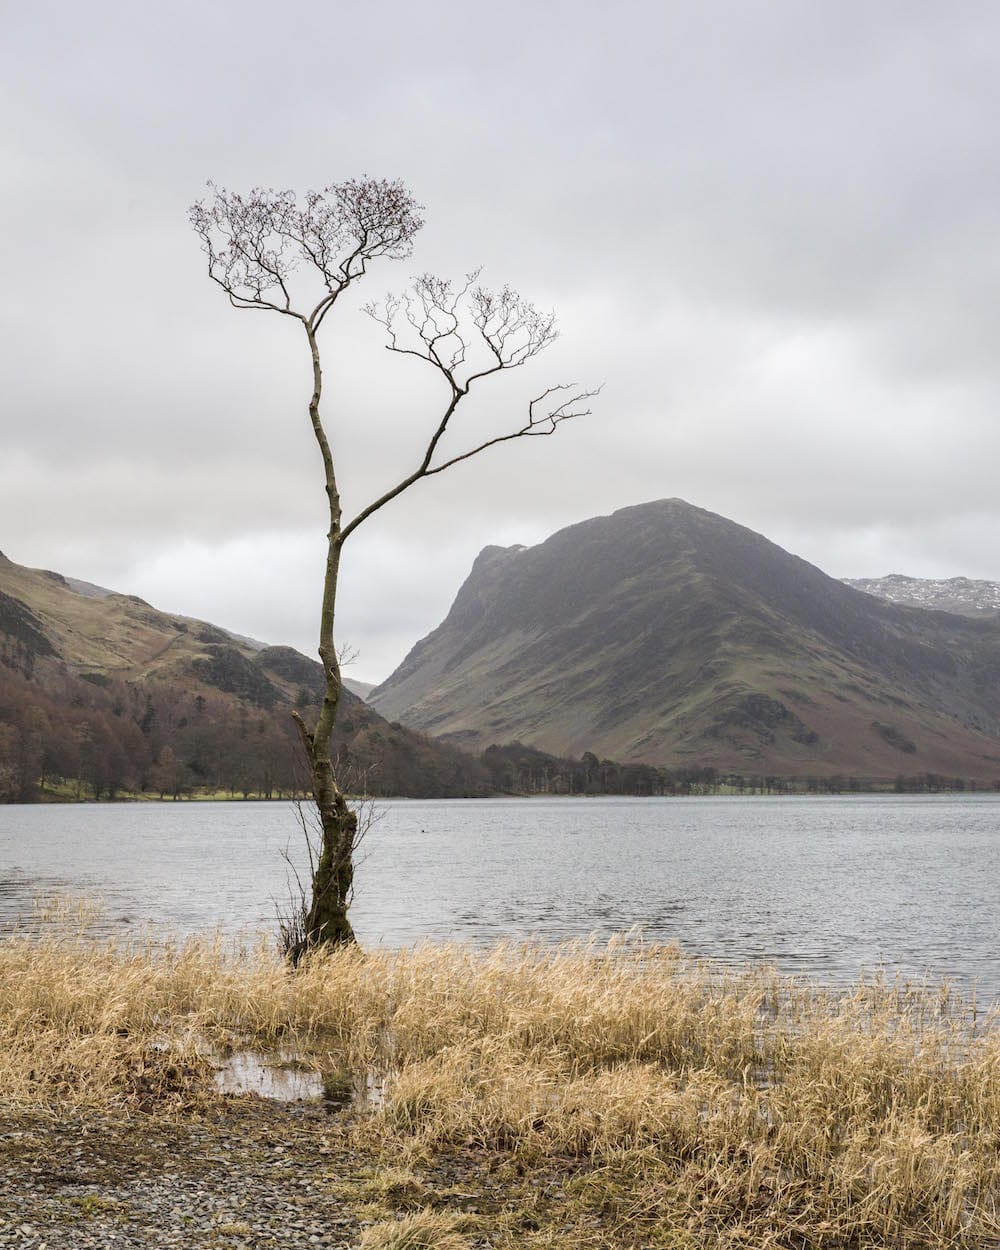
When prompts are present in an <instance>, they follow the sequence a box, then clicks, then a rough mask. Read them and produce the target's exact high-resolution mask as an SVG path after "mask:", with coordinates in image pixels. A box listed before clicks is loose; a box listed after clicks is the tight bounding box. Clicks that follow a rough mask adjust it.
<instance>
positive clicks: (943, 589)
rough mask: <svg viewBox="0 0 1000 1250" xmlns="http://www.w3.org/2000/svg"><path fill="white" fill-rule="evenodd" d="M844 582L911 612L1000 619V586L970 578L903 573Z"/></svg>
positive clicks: (852, 578) (850, 579) (996, 583)
mask: <svg viewBox="0 0 1000 1250" xmlns="http://www.w3.org/2000/svg"><path fill="white" fill-rule="evenodd" d="M843 582H844V585H845V586H853V587H854V589H855V590H863V591H864V592H865V594H867V595H875V596H876V597H877V598H879V599H887V600H888V601H889V602H890V603H902V604H906V605H907V606H908V607H911V608H929V609H931V610H934V611H938V612H955V613H957V614H958V615H959V616H998V615H1000V582H983V581H973V580H972V579H971V578H969V577H948V578H943V579H939V580H935V579H933V578H927V577H906V576H904V575H903V574H901V573H890V574H889V576H888V577H845V578H843Z"/></svg>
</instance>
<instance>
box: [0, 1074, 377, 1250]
mask: <svg viewBox="0 0 1000 1250" xmlns="http://www.w3.org/2000/svg"><path fill="white" fill-rule="evenodd" d="M368 1166H370V1160H368V1159H364V1158H361V1157H360V1156H358V1155H356V1154H355V1153H353V1152H352V1150H351V1148H350V1146H349V1145H348V1142H347V1124H346V1121H345V1120H344V1119H343V1118H342V1116H341V1115H339V1114H326V1113H325V1112H324V1110H323V1109H322V1107H319V1106H316V1105H310V1104H286V1105H283V1104H275V1103H268V1102H264V1101H262V1100H256V1099H239V1100H233V1101H232V1102H230V1103H229V1104H228V1105H227V1107H226V1108H225V1110H224V1112H223V1113H221V1114H219V1115H217V1116H215V1117H214V1118H211V1119H204V1120H190V1119H185V1120H183V1121H165V1120H161V1119H156V1118H153V1117H147V1116H142V1115H138V1116H135V1117H133V1118H131V1119H122V1118H118V1119H115V1118H110V1117H108V1116H103V1115H97V1114H94V1113H90V1112H87V1113H80V1114H79V1115H77V1116H74V1117H73V1118H71V1119H62V1120H58V1121H54V1120H48V1119H45V1118H44V1117H42V1116H39V1115H25V1113H24V1112H22V1111H19V1112H18V1113H17V1114H16V1115H15V1114H13V1113H11V1112H4V1111H3V1110H2V1109H0V1246H4V1247H6V1246H17V1247H19V1248H21V1250H29V1247H32V1248H35V1250H42V1247H46V1248H47V1250H93V1248H95V1247H109V1248H110V1247H114V1248H116V1250H129V1248H131V1247H136V1248H143V1250H145V1248H146V1247H159V1246H184V1247H195V1248H198V1247H206V1248H207V1247H212V1248H213V1250H240V1248H242V1247H255V1248H256V1247H269V1246H280V1247H282V1250H286V1248H287V1250H299V1248H300V1247H301V1248H302V1250H306V1248H307V1247H310V1248H311V1247H317V1246H319V1247H336V1248H344V1247H349V1246H356V1245H357V1242H358V1238H359V1236H360V1225H359V1224H358V1222H357V1220H356V1218H355V1217H354V1216H353V1215H352V1214H351V1212H350V1210H349V1209H348V1208H346V1207H345V1204H344V1203H343V1201H342V1200H338V1198H337V1196H336V1186H337V1182H338V1181H343V1180H344V1179H345V1178H348V1179H349V1178H351V1177H352V1176H355V1175H357V1174H358V1172H359V1171H362V1170H363V1169H364V1168H365V1167H368Z"/></svg>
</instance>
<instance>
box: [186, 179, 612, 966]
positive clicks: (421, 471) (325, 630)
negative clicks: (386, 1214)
mask: <svg viewBox="0 0 1000 1250" xmlns="http://www.w3.org/2000/svg"><path fill="white" fill-rule="evenodd" d="M208 185H209V192H210V193H209V195H208V196H207V197H206V198H205V199H203V200H199V201H198V202H197V203H196V204H194V205H193V207H192V208H191V213H190V216H191V223H192V225H193V226H194V228H195V230H196V231H197V233H198V234H199V236H200V237H201V241H202V246H203V248H204V251H205V253H206V255H207V257H208V274H209V277H210V278H211V279H212V281H213V282H215V283H217V284H218V286H220V287H221V288H222V290H223V291H225V293H226V295H227V296H228V298H229V302H230V303H231V304H232V305H233V307H234V308H241V309H254V310H263V311H268V312H273V313H278V314H280V315H281V316H284V317H291V318H294V319H295V320H296V321H298V322H299V323H300V325H301V326H302V330H303V333H304V334H305V338H306V343H307V344H308V347H309V354H310V358H311V361H312V394H311V395H310V398H309V420H310V422H311V423H312V429H313V433H314V434H315V436H316V442H317V444H318V445H319V450H320V454H321V456H322V460H323V471H324V475H325V485H326V495H327V501H328V504H329V518H330V527H329V530H328V532H327V555H326V570H325V574H324V580H323V606H322V611H321V615H320V630H319V657H320V659H321V661H322V663H323V671H324V673H325V675H326V690H325V694H324V697H323V703H322V707H321V709H320V712H319V716H318V718H317V720H316V723H315V724H314V725H307V724H306V722H305V721H304V719H303V718H302V716H301V715H300V713H299V712H293V713H292V715H293V716H294V717H295V720H296V723H297V725H298V729H299V734H300V736H301V739H302V745H303V748H304V750H305V755H306V758H307V760H308V763H309V771H310V775H311V784H312V793H313V797H314V799H315V803H316V809H317V813H318V817H319V824H320V827H321V830H322V841H321V845H320V848H319V854H318V857H317V859H316V861H315V864H314V867H313V874H312V882H311V891H312V895H311V901H310V903H309V905H308V910H307V914H306V917H305V923H304V935H303V937H302V940H301V942H300V944H299V949H297V950H293V951H292V952H290V953H291V955H292V957H293V958H298V957H299V956H300V955H301V954H302V953H303V951H304V950H305V949H306V948H308V947H309V946H312V945H315V944H317V943H320V942H331V943H337V942H349V941H352V940H353V938H354V933H353V930H352V928H351V923H350V920H349V919H348V914H347V913H348V908H349V906H350V901H351V894H352V885H353V878H354V851H355V849H356V839H357V836H358V822H357V816H356V814H355V812H354V811H353V810H352V808H351V806H350V804H349V803H348V801H347V797H346V795H345V794H344V793H343V791H342V790H341V788H340V786H339V785H338V784H337V778H336V776H335V775H334V767H333V764H332V762H331V760H330V735H331V733H332V731H333V727H334V723H335V720H336V716H337V706H338V704H339V701H340V696H341V689H342V680H341V672H340V663H339V660H338V655H337V649H336V646H335V643H334V618H335V609H336V602H337V578H338V573H339V570H340V557H341V552H342V551H343V548H344V543H345V542H346V541H347V539H348V538H349V537H350V536H351V534H353V533H354V531H355V530H356V529H357V528H358V526H359V525H361V524H362V523H363V522H365V521H367V520H368V518H369V517H371V516H372V515H373V514H374V513H376V512H378V511H379V509H380V508H383V507H385V505H386V504H388V503H389V502H390V501H391V500H393V499H395V498H396V497H397V496H398V495H401V494H402V493H403V492H404V491H406V490H408V489H409V488H410V487H411V486H413V485H414V484H415V483H416V482H419V481H420V480H421V479H422V478H426V477H432V476H434V475H435V474H437V473H443V472H444V471H445V469H449V468H451V467H452V466H453V465H456V464H458V463H459V462H461V461H463V460H469V459H471V458H472V457H473V456H477V455H479V454H480V453H481V452H484V451H486V450H487V448H489V447H494V446H496V445H497V444H499V443H504V442H509V441H511V440H513V439H519V438H533V437H538V436H540V435H548V434H552V433H553V432H554V431H555V430H556V429H557V428H558V427H559V426H560V425H561V424H562V423H563V422H564V421H568V420H569V419H570V418H571V417H576V416H581V415H584V414H585V413H587V412H588V411H589V409H587V408H586V403H587V400H588V399H590V398H591V397H592V396H593V395H594V394H595V392H593V391H585V390H581V389H580V388H579V387H576V386H575V385H563V384H560V385H556V386H550V387H548V388H547V389H546V390H545V391H543V392H542V393H541V394H540V395H537V396H536V397H535V398H534V399H532V400H530V401H529V402H528V404H527V409H526V412H525V413H524V416H523V417H522V418H521V420H520V422H519V423H518V424H516V426H515V428H513V429H511V430H508V431H507V432H505V433H501V434H497V435H495V436H494V437H492V438H488V439H486V440H485V441H483V442H480V443H478V444H475V445H473V446H469V447H466V448H465V449H464V450H459V451H452V452H451V453H447V452H445V451H444V449H443V447H442V443H443V440H444V438H445V435H446V433H447V432H448V430H449V427H450V425H451V424H452V421H453V418H454V416H455V413H456V412H457V410H458V408H459V406H460V405H461V404H462V403H463V401H464V400H465V399H466V398H467V396H468V395H469V393H470V391H471V389H472V388H473V386H475V385H476V384H478V383H480V382H482V381H483V380H484V379H485V378H488V377H490V376H492V375H494V374H499V373H503V372H506V371H508V370H510V369H516V368H518V367H519V366H521V365H523V364H526V363H527V362H528V361H529V360H531V359H533V358H534V357H535V356H537V355H538V354H539V353H540V352H541V351H543V350H544V349H545V348H546V347H548V346H549V345H550V344H551V343H552V342H553V340H554V339H555V338H556V334H557V331H556V326H555V318H554V316H553V315H552V314H551V313H542V312H539V311H538V310H537V309H536V308H535V307H534V306H533V305H532V304H530V303H528V302H527V301H526V300H524V299H522V298H521V296H520V295H518V293H517V292H516V291H513V290H511V289H510V288H509V287H503V288H502V289H500V290H496V291H491V290H487V289H485V288H484V287H482V286H480V285H479V283H478V277H479V275H478V271H477V272H476V273H472V274H470V275H468V277H467V278H466V280H465V281H464V282H462V283H461V284H455V285H453V284H452V283H450V282H447V281H445V280H443V279H440V278H436V277H434V276H432V275H431V274H422V275H421V276H419V277H418V278H416V279H415V281H414V282H413V284H412V286H411V287H410V288H409V289H408V290H407V291H406V292H405V293H403V294H402V295H399V296H390V297H388V298H387V299H386V300H385V302H384V303H382V304H369V305H368V306H367V307H366V309H365V311H366V312H367V313H368V314H369V315H370V316H371V317H372V318H373V319H374V320H375V321H377V322H378V323H380V324H381V325H382V326H384V328H385V330H386V333H387V335H388V341H387V343H386V347H387V348H388V350H389V351H392V352H396V353H398V354H400V355H403V356H411V357H415V358H416V359H417V360H419V361H421V362H422V363H423V364H424V365H426V366H429V367H430V368H431V369H433V370H434V371H435V372H436V373H437V374H439V375H440V377H441V379H442V381H443V382H444V384H445V386H444V393H443V399H442V404H441V407H440V409H439V411H438V413H437V415H436V419H435V420H432V422H431V425H430V430H431V432H430V436H429V439H428V442H427V445H426V448H425V450H424V453H423V456H422V457H421V459H420V461H419V463H418V464H417V465H416V467H415V468H414V469H413V471H412V472H410V473H408V474H407V475H406V476H405V477H403V478H402V479H401V480H400V481H398V482H396V484H395V485H394V486H391V487H390V488H389V489H388V490H386V491H385V492H384V494H381V495H379V497H378V498H377V499H375V500H373V501H372V502H371V503H369V504H368V505H367V506H366V507H364V508H362V509H361V510H360V511H359V512H358V513H357V514H356V515H355V516H353V517H351V518H350V519H349V520H346V521H345V519H344V517H343V515H342V512H341V502H340V490H339V488H338V485H337V473H336V466H335V458H334V454H333V450H332V448H331V443H330V439H329V437H328V435H327V431H326V428H325V426H324V423H323V419H322V417H321V415H320V400H321V397H322V392H323V373H322V367H321V361H320V349H319V342H318V339H317V335H318V333H319V330H320V327H321V326H322V325H323V322H324V321H325V320H326V317H327V314H328V313H329V312H330V310H331V309H332V308H333V306H334V305H335V304H336V302H337V300H338V299H339V298H340V297H341V295H343V293H344V292H345V291H346V290H347V288H348V287H350V286H352V285H353V284H354V283H356V282H357V281H358V280H359V279H361V278H363V277H364V276H365V274H366V273H367V271H368V266H369V265H370V264H371V263H372V262H373V261H376V260H379V259H381V258H382V257H386V258H389V259H400V258H404V257H407V256H409V255H410V252H411V249H412V244H413V239H414V236H415V235H416V234H417V231H418V230H419V229H420V227H421V226H422V225H423V222H422V220H421V218H420V216H419V213H420V210H421V205H419V204H417V203H416V201H415V200H414V198H413V196H412V195H411V194H410V192H409V190H408V189H407V188H406V187H405V186H404V185H403V184H402V183H401V182H398V181H384V180H377V179H370V178H361V179H351V180H350V181H347V182H341V183H334V184H332V185H331V186H328V187H326V188H324V189H323V190H322V191H310V192H308V193H307V194H306V195H305V196H304V197H303V198H302V199H301V200H300V199H299V197H298V196H297V195H296V194H295V192H293V191H273V190H268V189H263V188H259V187H257V188H253V189H252V190H251V191H249V192H248V193H247V194H245V195H240V194H237V193H235V192H231V191H227V190H226V189H224V188H222V187H217V186H215V185H214V184H212V183H209V184H208ZM293 292H294V295H293Z"/></svg>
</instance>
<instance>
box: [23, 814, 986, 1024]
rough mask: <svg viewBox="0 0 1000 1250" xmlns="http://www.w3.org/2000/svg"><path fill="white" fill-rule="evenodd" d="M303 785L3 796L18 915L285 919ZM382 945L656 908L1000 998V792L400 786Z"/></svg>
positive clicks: (369, 938)
mask: <svg viewBox="0 0 1000 1250" xmlns="http://www.w3.org/2000/svg"><path fill="white" fill-rule="evenodd" d="M286 849H287V851H288V853H289V854H290V855H291V857H292V859H293V861H294V862H295V863H296V864H297V865H298V866H299V867H300V868H301V867H302V866H303V863H304V859H305V855H304V845H303V836H302V833H301V830H300V829H299V827H298V824H297V822H296V816H295V811H294V809H293V807H292V805H291V804H288V803H145V804H122V805H88V806H71V805H67V806H35V807H25V806H13V807H11V806H7V807H4V806H0V926H2V929H3V930H4V931H6V932H9V931H11V929H12V927H14V926H16V925H18V924H20V923H23V922H24V921H25V920H26V919H29V918H30V917H31V914H32V907H33V902H34V900H36V899H51V898H53V897H77V896H81V895H82V896H87V897H91V898H96V899H99V900H101V901H102V903H103V904H104V908H105V910H104V918H103V920H102V922H101V925H102V930H103V931H105V932H120V933H128V932H136V931H139V930H140V929H142V928H144V927H149V928H150V929H151V930H152V931H153V932H154V933H155V934H156V935H164V934H167V933H173V934H182V935H183V934H191V933H201V932H208V931H212V930H216V929H222V930H224V931H225V932H227V933H233V932H236V931H238V930H243V929H250V930H261V929H264V930H273V929H274V927H275V900H277V901H278V902H279V903H280V902H281V901H283V900H285V899H287V888H286V884H285V882H286V875H287V866H286V864H285V862H284V861H283V859H282V851H284V850H286ZM359 861H360V862H359V867H358V873H357V878H356V890H357V897H356V901H355V904H354V908H353V910H352V913H351V914H352V919H353V922H354V925H355V928H356V930H357V933H358V936H359V938H360V939H361V941H362V942H363V943H365V944H368V945H380V944H381V945H387V946H399V945H408V944H411V943H413V942H416V941H419V940H421V939H424V938H434V939H457V940H461V941H469V942H474V943H485V942H490V941H493V940H495V939H498V938H525V937H531V936H537V937H540V938H542V939H543V940H546V941H548V940H557V939H562V938H570V937H585V936H587V935H589V934H592V933H593V934H596V935H598V936H599V937H607V936H609V935H611V934H612V933H618V932H621V931H623V930H628V929H630V928H632V927H633V926H636V925H638V926H641V928H642V930H643V932H644V934H645V936H646V937H647V938H649V939H651V940H656V941H669V942H678V943H679V944H680V945H681V947H682V948H683V949H684V950H686V951H688V952H690V953H692V954H696V955H700V956H708V957H712V958H716V959H720V960H723V961H725V962H727V963H734V964H739V963H742V962H743V961H745V960H759V959H763V960H768V961H771V962H773V963H774V964H776V965H777V966H778V968H779V969H780V970H782V971H783V972H789V973H800V974H804V975H807V976H809V977H812V978H816V979H820V980H823V981H825V982H828V983H837V984H842V983H846V982H850V981H853V980H855V979H856V978H857V976H858V975H859V973H860V971H861V970H862V969H864V970H866V971H868V972H871V971H872V970H875V969H878V968H879V967H881V966H885V967H886V968H887V969H888V970H889V971H890V973H894V972H895V971H897V970H898V971H900V972H901V973H902V975H903V976H904V977H907V978H910V979H914V978H916V979H920V978H923V977H924V976H925V975H929V976H930V977H932V978H934V979H937V978H940V977H948V978H950V979H951V980H952V981H953V983H954V984H955V985H956V987H957V988H960V989H962V990H964V991H967V990H968V989H970V988H971V986H972V985H973V983H974V982H975V983H977V984H978V994H979V998H980V1000H981V1001H983V1002H984V1003H985V1002H986V1001H988V1000H990V999H996V1000H998V1001H1000V953H998V942H997V926H998V913H1000V797H998V796H994V795H917V796H911V795H898V796H896V795H878V796H850V797H847V796H844V797H839V796H834V797H812V796H795V797H780V798H767V797H732V798H729V797H726V798H671V799H615V798H595V799H558V798H553V799H544V798H542V799H528V800H519V799H499V800H468V801H463V800H450V801H409V800H400V799H397V800H386V801H384V802H381V803H380V804H379V818H378V819H377V821H376V822H375V824H374V825H373V826H372V828H371V830H370V831H369V834H368V836H367V838H366V840H365V842H364V844H363V846H362V848H361V851H360V852H359Z"/></svg>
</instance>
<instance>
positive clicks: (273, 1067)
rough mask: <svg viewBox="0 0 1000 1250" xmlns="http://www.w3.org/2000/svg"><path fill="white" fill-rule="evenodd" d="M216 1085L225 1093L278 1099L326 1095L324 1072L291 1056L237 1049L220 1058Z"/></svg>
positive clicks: (299, 1099) (299, 1098)
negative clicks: (302, 1063) (324, 1093)
mask: <svg viewBox="0 0 1000 1250" xmlns="http://www.w3.org/2000/svg"><path fill="white" fill-rule="evenodd" d="M215 1085H216V1088H217V1089H219V1090H221V1091H222V1093H224V1094H256V1095H257V1096H258V1098H273V1099H274V1100H275V1101H276V1102H303V1101H311V1100H312V1099H317V1098H322V1097H323V1074H322V1073H321V1072H314V1071H312V1070H310V1069H309V1068H302V1067H301V1066H299V1064H298V1063H297V1062H296V1061H295V1059H294V1058H293V1057H291V1056H285V1055H277V1056H273V1055H263V1054H260V1053H259V1052H257V1051H253V1050H236V1051H233V1053H232V1054H231V1055H228V1056H227V1057H226V1058H225V1059H221V1060H220V1062H219V1066H218V1068H217V1069H216V1072H215Z"/></svg>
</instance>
